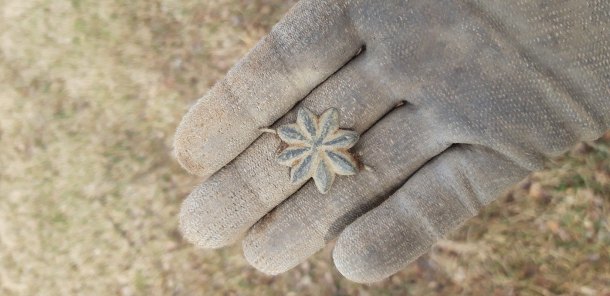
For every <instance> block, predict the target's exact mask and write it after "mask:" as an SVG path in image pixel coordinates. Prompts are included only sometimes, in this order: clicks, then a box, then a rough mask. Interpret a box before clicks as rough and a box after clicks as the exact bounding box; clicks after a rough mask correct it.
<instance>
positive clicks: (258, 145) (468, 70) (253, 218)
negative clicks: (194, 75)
mask: <svg viewBox="0 0 610 296" xmlns="http://www.w3.org/2000/svg"><path fill="white" fill-rule="evenodd" d="M329 108H336V110H337V111H338V112H337V113H338V118H340V119H339V125H340V126H339V127H340V128H341V129H351V130H353V131H355V132H356V133H358V134H360V140H359V141H358V142H357V143H356V144H355V146H354V147H353V148H352V149H351V150H350V151H351V153H353V156H354V157H355V159H358V161H359V163H360V164H362V165H361V167H368V168H370V169H368V170H360V171H359V172H357V173H356V174H355V175H352V176H337V177H336V179H335V181H334V184H333V185H332V187H331V188H330V189H329V190H328V192H327V193H325V194H323V193H321V192H320V191H319V190H318V189H317V188H316V186H315V184H314V182H313V181H309V182H308V181H307V180H301V181H300V182H291V178H290V173H289V172H290V169H289V168H288V167H286V166H284V165H282V164H281V163H278V161H277V157H278V153H280V152H281V151H282V149H284V148H285V146H286V143H283V142H284V141H283V140H282V139H281V138H280V137H278V135H275V134H272V133H265V132H264V131H265V130H267V131H268V130H277V129H278V127H280V126H283V125H286V124H293V123H295V122H297V121H298V120H297V113H299V112H305V113H308V112H306V110H311V114H309V115H308V116H309V117H312V116H313V117H312V118H314V119H315V116H318V115H320V114H322V113H323V112H324V111H325V110H328V109H329ZM305 113H303V114H305ZM305 115H307V114H305ZM300 117H301V116H299V118H300ZM306 117H307V116H306ZM301 119H302V118H301ZM261 128H263V130H261ZM265 128H266V129H265ZM609 128H610V1H604V0H562V1H557V0H521V1H506V0H480V1H479V0H446V1H440V0H432V1H431V0H409V1H404V0H402V1H399V0H384V1H377V0H335V1H322V0H302V1H301V2H299V3H298V4H296V5H295V6H294V7H293V9H292V10H291V11H290V12H289V13H288V14H287V15H286V16H285V17H284V18H283V19H282V20H281V21H280V22H279V23H278V24H277V25H276V26H275V27H274V28H273V29H272V31H271V32H270V33H269V35H267V36H266V37H265V38H263V39H262V40H261V41H260V42H259V43H258V44H257V45H256V47H255V48H253V49H252V50H251V51H250V52H249V53H248V54H247V55H246V57H244V58H243V59H242V60H241V61H240V62H239V63H238V64H237V65H235V67H233V68H232V69H231V70H230V71H229V73H228V74H227V76H226V77H225V78H224V79H223V80H221V81H220V82H218V83H217V84H216V85H215V86H214V87H213V88H212V89H211V90H210V92H209V93H208V94H207V95H206V96H204V97H203V98H201V99H200V100H199V101H198V102H197V103H196V104H195V105H194V106H192V108H191V109H190V110H189V111H188V113H187V114H186V116H185V117H184V119H183V120H182V123H181V124H180V126H179V127H178V130H177V132H176V139H175V154H176V156H177V159H178V161H179V162H180V163H181V164H182V166H184V168H186V169H187V170H188V171H189V172H191V173H194V174H197V175H200V176H203V177H204V178H205V180H204V182H203V183H202V184H201V185H200V186H199V187H198V188H196V189H195V190H194V191H193V192H192V193H191V194H190V195H189V196H188V198H187V199H186V200H185V201H184V203H183V205H182V209H181V212H180V223H181V230H182V232H183V234H184V236H185V237H186V239H188V240H189V241H191V242H192V243H194V244H195V245H196V246H199V247H202V248H219V247H222V246H226V245H229V244H232V243H234V242H236V241H238V240H243V250H244V255H245V258H246V259H247V261H248V262H249V263H250V264H252V265H253V266H254V267H256V268H257V269H259V270H261V271H263V272H265V273H268V274H278V273H281V272H284V271H287V270H289V269H290V268H292V267H294V266H296V265H297V264H299V263H300V262H303V261H304V260H306V259H307V258H308V257H309V256H311V255H313V254H314V253H316V252H317V251H318V250H320V249H322V248H323V247H324V246H325V245H326V244H327V243H329V242H330V241H332V240H335V239H337V241H336V245H335V247H334V251H333V259H334V262H335V265H336V267H337V268H338V270H339V271H340V272H341V273H342V274H343V275H344V276H345V277H347V278H349V279H351V280H353V281H356V282H373V281H378V280H381V279H384V278H386V277H388V276H390V275H392V274H393V273H396V272H397V271H399V270H401V269H402V268H404V267H405V266H407V265H408V264H409V263H410V262H412V261H413V260H414V259H416V258H417V257H418V256H420V255H422V254H424V253H425V252H426V251H427V250H429V249H430V247H431V246H432V245H433V244H434V243H435V242H436V241H437V240H438V239H440V238H442V237H443V236H445V235H447V234H448V233H449V232H451V231H452V230H454V229H456V228H457V227H459V226H460V225H461V224H463V223H464V222H465V221H466V220H468V219H469V218H471V217H473V216H475V215H476V214H477V213H478V212H479V211H480V210H481V209H482V208H483V207H485V206H486V205H488V204H489V203H490V202H492V201H493V200H494V199H496V198H497V197H498V196H499V195H501V193H502V192H503V191H504V190H506V189H507V188H509V187H510V186H511V185H512V184H514V183H516V182H518V181H519V180H521V179H523V178H524V177H525V176H526V175H528V173H530V172H531V171H534V170H539V169H541V168H542V165H543V162H544V161H545V160H546V159H548V158H550V157H553V156H557V155H560V154H561V153H563V152H564V151H566V150H567V149H569V148H570V147H571V146H573V145H575V144H576V143H577V142H579V141H583V140H593V139H596V138H598V137H599V136H601V135H602V134H603V133H604V132H605V131H606V130H608V129H609Z"/></svg>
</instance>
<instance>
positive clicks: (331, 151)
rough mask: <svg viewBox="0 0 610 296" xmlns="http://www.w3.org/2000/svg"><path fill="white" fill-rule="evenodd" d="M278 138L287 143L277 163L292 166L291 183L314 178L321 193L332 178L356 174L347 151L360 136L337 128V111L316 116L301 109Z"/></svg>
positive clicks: (356, 165)
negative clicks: (295, 119)
mask: <svg viewBox="0 0 610 296" xmlns="http://www.w3.org/2000/svg"><path fill="white" fill-rule="evenodd" d="M277 134H278V136H279V137H280V138H281V139H282V141H284V142H285V143H286V144H288V147H287V148H286V149H284V150H283V151H282V152H280V154H279V155H278V156H277V161H278V162H279V163H280V164H282V165H286V166H289V167H291V169H290V181H291V182H292V183H301V182H304V181H306V180H308V179H309V178H313V179H314V181H315V183H316V187H317V188H318V190H319V191H320V192H321V193H326V192H328V190H329V189H330V187H331V186H332V184H333V182H334V180H335V175H345V176H349V175H355V174H356V173H357V172H358V162H357V161H356V159H355V158H354V156H352V154H351V153H350V152H349V151H348V149H350V148H352V147H353V146H354V145H355V144H356V142H358V139H359V138H360V136H359V135H358V133H356V132H354V131H350V130H343V129H339V111H337V109H335V108H330V109H328V110H326V111H324V113H323V114H322V115H320V116H319V117H318V116H316V115H315V114H313V113H312V112H311V111H310V110H308V109H307V108H301V109H299V111H298V114H297V122H296V123H293V124H287V125H282V126H280V127H279V128H278V129H277Z"/></svg>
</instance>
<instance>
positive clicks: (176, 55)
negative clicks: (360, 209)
mask: <svg viewBox="0 0 610 296" xmlns="http://www.w3.org/2000/svg"><path fill="white" fill-rule="evenodd" d="M294 2H295V1H294V0H292V1H272V0H256V1H247V0H209V1H192V0H186V1H171V0H165V1H164V0H154V1H143V0H135V1H117V0H109V1H91V0H70V1H69V0H57V1H50V0H23V1H17V0H5V1H0V13H1V17H0V63H1V64H0V65H1V66H0V114H1V116H0V144H1V145H0V197H1V202H0V294H2V295H82V294H85V295H113V294H120V295H216V294H218V295H330V294H334V295H407V294H413V295H434V294H436V295H457V294H464V295H471V294H472V295H557V294H565V295H609V294H610V288H608V287H610V263H609V262H610V251H609V248H608V246H609V245H610V231H609V227H610V226H609V223H610V221H609V220H610V218H609V213H608V211H609V209H610V152H609V143H610V137H606V139H605V140H604V141H599V142H596V143H589V144H583V145H580V146H579V147H577V148H576V149H574V151H572V152H571V153H570V154H569V155H567V156H565V157H563V158H562V159H559V160H557V161H556V162H554V163H552V164H550V165H549V167H550V168H549V169H548V170H546V171H544V172H541V173H537V174H534V175H533V176H532V177H531V178H529V179H528V180H526V181H524V182H523V183H521V184H519V185H517V186H516V188H515V190H514V191H513V192H511V193H509V194H508V195H507V196H506V197H504V198H502V199H501V200H500V201H498V202H496V203H494V204H493V206H491V207H490V208H489V209H487V210H486V211H485V212H483V213H482V214H481V215H480V216H479V217H477V218H476V219H473V220H472V221H470V222H469V223H468V224H467V225H466V226H465V227H464V228H462V229H461V230H460V231H458V232H457V233H456V234H455V235H454V236H453V237H452V238H451V240H447V241H443V242H441V243H440V244H438V246H437V247H436V248H435V249H434V250H433V252H431V253H430V254H429V255H428V256H426V257H425V258H422V259H421V260H419V261H418V262H417V264H413V265H412V266H411V267H410V268H408V269H406V270H404V271H403V272H401V273H400V274H398V275H396V276H393V277H392V278H391V279H389V280H387V281H385V282H382V283H379V284H375V285H371V286H363V285H356V284H353V283H350V282H348V281H347V280H345V279H343V278H342V277H341V276H340V275H339V274H338V273H337V272H336V271H335V270H334V269H333V267H332V263H331V260H330V256H329V253H330V248H327V249H326V250H325V251H324V252H321V254H318V255H317V256H315V258H313V259H312V260H310V261H309V262H307V263H304V264H302V265H301V266H299V267H298V268H295V269H294V270H292V271H291V272H288V273H286V274H283V275H280V276H277V277H273V278H271V277H267V276H265V275H262V274H260V273H258V272H256V271H255V270H253V269H252V268H250V267H248V266H247V264H246V263H245V261H244V260H243V259H242V256H241V254H240V250H239V248H238V247H233V248H228V249H223V250H217V251H202V250H196V249H194V248H193V247H192V246H191V245H189V244H187V243H185V242H184V241H182V239H181V237H180V235H179V233H177V216H176V214H177V211H178V208H179V205H180V202H181V199H182V198H183V197H184V196H186V194H187V193H188V192H189V191H190V190H191V188H192V187H193V186H194V185H195V184H196V183H197V180H196V178H193V177H191V176H188V175H186V174H185V173H184V172H183V171H182V170H181V169H180V168H179V167H178V166H177V164H176V162H175V161H174V160H173V159H172V157H171V143H172V134H173V132H174V129H175V127H176V125H177V123H178V121H179V120H180V118H181V116H182V115H183V113H184V112H185V111H186V110H187V108H188V107H189V104H191V103H192V102H193V101H194V99H196V98H197V96H199V95H201V94H203V93H204V92H205V91H206V90H207V89H208V88H209V87H210V86H211V85H212V83H213V82H214V81H215V80H216V79H219V78H220V77H222V75H223V74H224V73H225V72H226V71H227V70H228V69H229V68H230V66H231V65H232V64H233V63H234V62H235V61H236V59H237V58H239V57H240V56H241V55H242V54H244V53H245V52H246V51H247V49H248V48H250V47H251V46H253V45H254V43H255V42H256V41H257V40H258V39H259V38H260V37H261V36H262V35H263V34H264V33H265V32H266V31H267V30H268V29H269V28H270V26H271V25H272V24H273V23H274V22H275V21H276V20H277V19H278V18H279V17H280V16H281V14H282V13H283V12H284V11H285V10H286V9H287V8H288V7H289V6H290V5H291V4H292V3H294Z"/></svg>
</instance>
